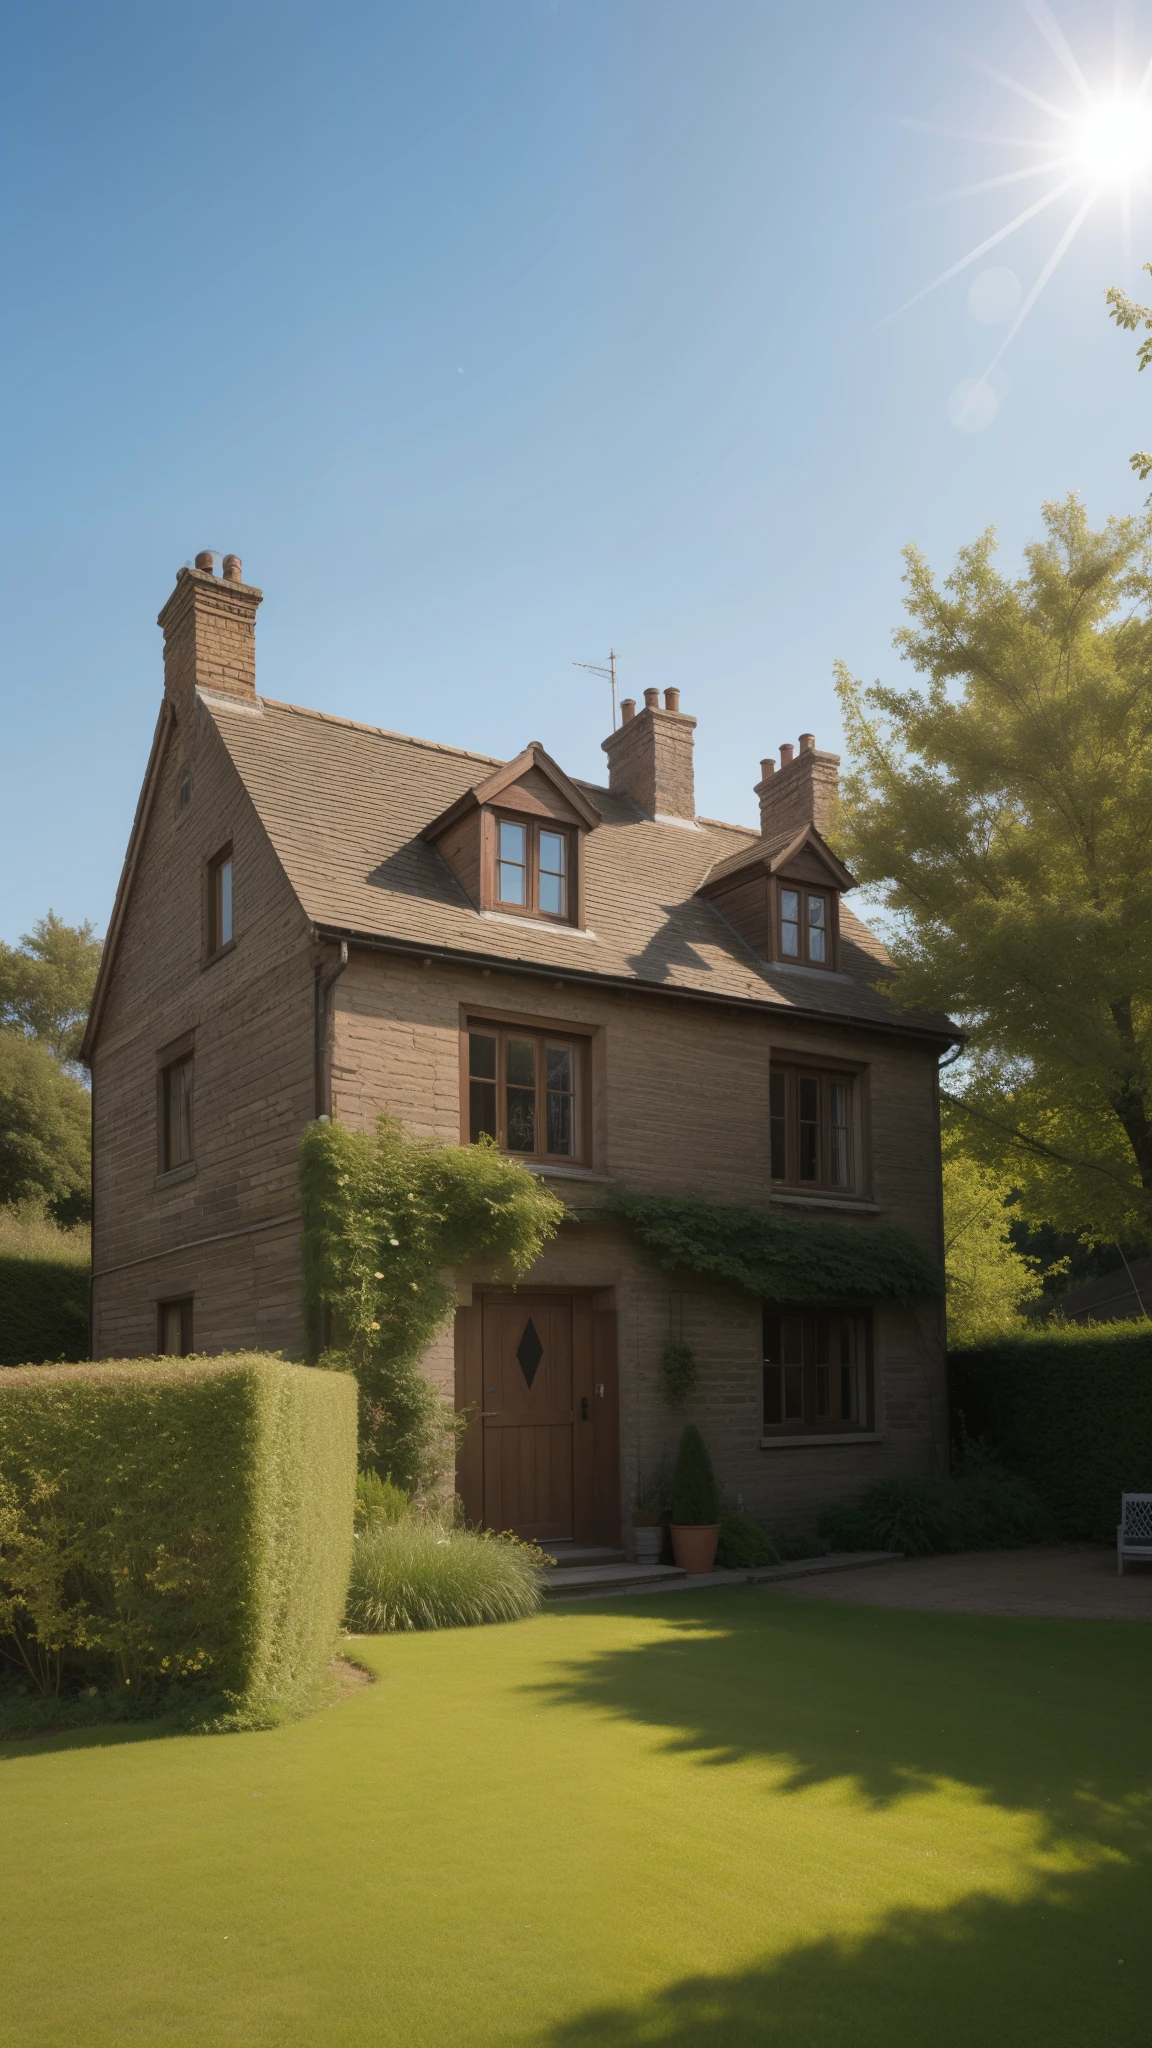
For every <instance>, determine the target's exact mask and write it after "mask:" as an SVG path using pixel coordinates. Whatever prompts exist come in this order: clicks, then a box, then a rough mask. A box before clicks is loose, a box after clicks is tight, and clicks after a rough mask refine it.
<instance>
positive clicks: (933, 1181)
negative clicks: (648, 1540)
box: [332, 953, 944, 1526]
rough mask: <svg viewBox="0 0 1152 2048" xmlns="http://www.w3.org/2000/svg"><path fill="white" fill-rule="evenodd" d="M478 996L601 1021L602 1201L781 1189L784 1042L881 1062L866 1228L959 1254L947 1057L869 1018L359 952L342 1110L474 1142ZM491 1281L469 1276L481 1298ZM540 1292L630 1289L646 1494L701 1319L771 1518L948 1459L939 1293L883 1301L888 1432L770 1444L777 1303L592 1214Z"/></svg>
mask: <svg viewBox="0 0 1152 2048" xmlns="http://www.w3.org/2000/svg"><path fill="white" fill-rule="evenodd" d="M462 1007H463V1008H464V1009H465V1011H468V1010H471V1012H472V1013H473V1014H483V1013H485V1012H487V1013H489V1014H491V1015H495V1016H499V1015H501V1014H509V1015H513V1016H514V1015H522V1016H527V1017H540V1018H544V1019H548V1020H551V1021H554V1022H555V1023H556V1024H557V1025H560V1024H567V1025H569V1026H584V1027H586V1028H590V1029H591V1031H592V1033H593V1034H594V1041H593V1043H594V1057H593V1071H594V1084H593V1086H594V1098H595V1099H594V1115H593V1128H594V1133H595V1137H594V1149H593V1158H592V1163H591V1168H590V1170H589V1171H588V1172H587V1173H584V1174H572V1173H569V1174H561V1173H552V1174H550V1175H549V1178H550V1181H551V1184H552V1185H553V1186H554V1187H556V1188H557V1189H558V1191H559V1192H561V1193H562V1194H563V1196H564V1198H565V1200H566V1201H568V1202H569V1203H570V1204H571V1205H572V1206H573V1207H574V1208H577V1209H581V1210H583V1211H584V1212H585V1214H586V1215H587V1212H588V1211H589V1210H590V1209H591V1208H593V1207H594V1205H595V1203H596V1201H597V1199H598V1197H599V1196H601V1195H602V1194H603V1193H604V1191H605V1190H606V1189H607V1187H608V1186H609V1185H611V1184H613V1183H618V1184H620V1185H622V1186H625V1187H627V1188H629V1189H632V1190H634V1191H637V1192H645V1191H650V1192H659V1193H667V1194H686V1195H687V1194H692V1195H703V1196H706V1197H708V1198H710V1199H712V1200H716V1201H731V1202H758V1203H763V1202H765V1201H767V1200H768V1199H769V1194H770V1190H769V1183H768V1173H767V1159H768V1121H767V1119H768V1065H769V1057H770V1054H771V1053H773V1052H775V1054H776V1055H777V1057H780V1056H787V1057H792V1058H795V1057H797V1056H800V1057H803V1058H806V1059H819V1058H820V1057H821V1056H824V1057H830V1058H835V1057H839V1058H841V1059H843V1058H845V1057H848V1058H852V1059H857V1060H860V1061H862V1062H865V1063H866V1067H867V1074H866V1087H867V1093H868V1095H869V1097H870V1104H871V1119H872V1126H873V1138H872V1178H871V1194H872V1196H873V1199H874V1201H875V1203H876V1204H877V1210H876V1212H874V1213H869V1214H865V1215H861V1214H859V1213H858V1214H856V1215H855V1216H852V1217H849V1220H852V1221H853V1222H854V1223H855V1226H856V1227H858V1228H861V1229H867V1228H868V1227H869V1224H870V1222H894V1223H900V1224H903V1225H904V1226H905V1227H906V1228H908V1229H909V1230H911V1231H912V1232H913V1233H914V1234H916V1235H917V1236H919V1237H920V1238H921V1239H922V1241H923V1242H924V1243H925V1244H926V1245H927V1246H928V1248H929V1249H930V1250H931V1251H932V1252H933V1254H934V1255H936V1256H939V1250H940V1236H939V1174H938V1165H937V1139H936V1094H935V1078H936V1069H935V1059H934V1056H933V1054H932V1053H931V1051H930V1050H928V1049H926V1048H923V1047H920V1046H917V1045H915V1044H913V1043H904V1042H901V1041H898V1040H894V1039H893V1038H891V1037H890V1036H887V1035H885V1034H881V1033H878V1032H873V1033H869V1032H866V1031H863V1030H861V1029H859V1028H857V1027H851V1026H849V1027H846V1026H843V1025H839V1026H837V1025H834V1024H820V1025H804V1024H801V1023H799V1022H794V1021H789V1020H787V1019H777V1018H772V1019H768V1018H765V1017H762V1016H754V1015H750V1014H744V1013H741V1012H736V1011H725V1010H721V1009H715V1010H714V1009H712V1008H710V1007H706V1006H705V1005H702V1004H700V1005H693V1004H691V1003H674V1002H670V1001H668V1000H666V999H661V998H659V997H656V996H649V995H646V994H643V993H641V992H635V993H631V992H629V993H620V994H615V993H608V992H604V991H597V990H589V989H581V988H576V987H572V986H570V985H569V986H565V987H560V988H557V987H555V986H553V985H552V984H550V983H547V982H542V981H541V980H538V979H536V978H535V977H531V978H530V977H526V976H518V975H516V974H507V975H505V974H499V975H498V974H490V975H485V974H483V973H482V972H481V971H480V970H471V969H467V968H450V967H447V966H441V965H439V964H435V963H433V964H431V965H429V966H428V967H422V966H420V965H419V964H418V963H416V962H413V961H411V960H407V959H398V958H395V957H390V956H386V955H370V954H364V953H359V954H356V953H354V954H353V957H352V962H351V965H350V967H349V969H348V972H347V973H346V974H345V975H344V976H343V977H342V979H341V981H340V982H339V984H338V987H337V990H336V1008H335V1016H334V1020H333V1073H332V1089H333V1107H334V1111H335V1113H336V1114H337V1115H338V1116H340V1117H341V1118H343V1119H344V1120H345V1121H346V1122H348V1123H349V1124H351V1125H352V1126H354V1127H360V1128H368V1127H369V1126H370V1124H371V1122H372V1120H373V1119H374V1117H375V1116H377V1115H378V1114H379V1113H380V1112H381V1111H382V1110H385V1111H387V1112H388V1113H390V1114H392V1115H394V1116H397V1117H399V1119H400V1120H401V1122H402V1123H403V1124H404V1126H405V1128H406V1129H407V1130H409V1131H410V1132H411V1133H412V1134H413V1135H420V1136H425V1137H436V1138H440V1139H442V1140H445V1141H447V1142H457V1141H458V1140H459V1138H460V1135H461V1127H460V1115H461V1108H460V1078H459V1073H460V1070H459V1034H460V1019H461V1010H462ZM819 1213H820V1214H821V1215H828V1214H832V1213H835V1212H833V1211H829V1210H824V1209H822V1210H821V1211H819ZM843 1213H844V1214H845V1216H848V1212H843ZM483 1278H484V1276H483V1275H482V1274H474V1273H465V1272H462V1273H460V1274H458V1276H457V1285H458V1288H459V1289H460V1291H461V1298H462V1299H467V1298H469V1297H470V1291H471V1289H472V1288H473V1287H474V1286H475V1285H478V1284H482V1282H483ZM532 1284H537V1285H547V1286H555V1287H571V1288H577V1287H579V1288H596V1289H604V1288H607V1289H611V1290H612V1291H613V1295H614V1299H615V1303H616V1309H617V1316H618V1326H619V1343H620V1401H621V1470H622V1474H623V1485H624V1498H625V1505H627V1502H628V1500H629V1498H630V1495H631V1490H632V1488H633V1486H634V1484H635V1478H636V1472H637V1466H638V1464H639V1465H641V1466H646V1465H648V1464H649V1463H651V1462H654V1461H655V1460H656V1459H657V1458H658V1457H659V1454H660V1452H661V1450H662V1449H667V1450H668V1451H669V1452H670V1451H671V1450H672V1449H673V1448H674V1446H675V1442H676V1440H677V1437H678V1434H679V1430H680V1428H681V1426H682V1420H683V1419H684V1418H682V1417H679V1416H676V1415H673V1414H672V1413H671V1412H670V1411H669V1410H668V1408H667V1406H666V1405H665V1403H664V1402H663V1400H662V1398H661V1395H660V1389H659V1373H660V1360H661V1354H662V1352H663V1348H664V1345H665V1344H666V1342H667V1341H668V1338H669V1335H676V1336H679V1335H680V1334H681V1330H682V1331H683V1335H684V1337H685V1339H686V1340H687V1341H688V1342H689V1343H690V1344H691V1345H692V1347H693V1349H694V1350H695V1352H696V1354H697V1358H698V1361H699V1365H700V1387H699V1392H698V1396H697V1398H696V1399H695V1401H694V1403H693V1405H692V1406H691V1407H690V1408H689V1409H688V1410H687V1411H686V1414H687V1415H688V1416H690V1417H691V1418H692V1419H693V1420H696V1421H698V1422H699V1424H700V1426H701V1428H702V1429H703V1431H704V1433H705V1436H706V1438H707V1440H708V1442H709V1444H710V1446H711V1448H712V1451H713V1456H714V1458H715V1460H716V1465H717V1470H718V1472H719V1474H720V1476H721V1477H722V1479H723V1480H724V1481H725V1483H726V1484H727V1485H728V1486H729V1487H730V1488H731V1490H732V1491H733V1492H734V1493H740V1494H742V1496H743V1498H744V1501H745V1505H746V1506H747V1507H748V1508H749V1510H750V1511H751V1512H753V1513H755V1514H758V1515H764V1516H767V1517H770V1518H771V1519H772V1520H774V1521H776V1522H778V1523H779V1524H780V1525H781V1526H787V1525H788V1524H790V1523H791V1524H797V1523H800V1522H803V1521H804V1520H805V1519H807V1518H810V1517H811V1516H812V1515H814V1514H815V1513H817V1512H819V1510H820V1508H822V1507H824V1506H826V1505H827V1504H828V1503H829V1502H830V1501H831V1500H833V1499H843V1498H848V1497H850V1496H851V1495H852V1494H854V1493H855V1492H857V1491H858V1490H859V1488H860V1487H861V1486H862V1485H864V1484H865V1483H867V1482H868V1481H869V1480H872V1479H875V1478H878V1477H881V1476H885V1475H887V1474H889V1473H893V1472H908V1471H929V1470H932V1469H933V1467H934V1465H935V1463H936V1461H937V1460H938V1459H940V1458H941V1457H942V1455H943V1443H944V1436H943V1428H944V1419H943V1418H944V1349H943V1334H942V1324H941V1317H940V1311H939V1309H938V1307H937V1306H936V1304H933V1303H926V1304H923V1305H921V1307H919V1308H918V1309H917V1310H916V1311H910V1310H904V1309H900V1308H898V1307H892V1306H883V1307H881V1308H879V1309H878V1310H877V1311H876V1314H875V1318H874V1333H875V1354H876V1392H877V1419H878V1423H879V1426H880V1440H879V1441H877V1442H874V1443H860V1444H850V1445H829V1446H825V1447H823V1448H821V1447H817V1446H803V1447H800V1448H786V1447H783V1446H780V1447H774V1448H771V1449H765V1448H762V1446H761V1441H760V1435H761V1432H760V1357H761V1327H760V1309H759V1304H758V1303H756V1302H755V1301H753V1300H751V1299H749V1298H748V1297H747V1296H744V1295H742V1294H739V1293H737V1292H735V1291H733V1290H727V1289H724V1288H720V1287H715V1286H711V1285H709V1284H707V1283H704V1282H700V1281H697V1280H691V1279H690V1280H687V1281H685V1280H682V1279H681V1278H680V1277H679V1276H676V1275H671V1274H667V1273H665V1272H663V1271H662V1270H661V1269H660V1268H659V1267H658V1266H657V1265H656V1264H655V1262H654V1261H653V1260H651V1259H650V1258H648V1257H647V1256H646V1255H644V1254H642V1253H641V1252H640V1250H639V1248H638V1247H637V1245H636V1243H635V1241H634V1239H633V1238H632V1235H631V1233H630V1232H629V1231H628V1230H627V1228H626V1227H624V1226H620V1225H616V1224H609V1223H606V1222H605V1223H596V1222H594V1221H591V1220H586V1221H583V1222H581V1223H579V1224H577V1225H573V1226H571V1227H570V1228H567V1229H565V1230H564V1231H562V1233H561V1236H560V1239H559V1240H558V1241H557V1242H556V1243H555V1244H554V1245H552V1246H551V1247H549V1249H548V1250H547V1252H546V1253H545V1255H544V1257H543V1259H542V1260H541V1261H540V1264H539V1266H538V1268H537V1269H536V1270H535V1271H534V1272H533V1274H532ZM425 1368H426V1370H427V1371H428V1372H429V1373H430V1375H431V1376H432V1377H433V1378H434V1379H435V1381H436V1382H437V1384H438V1385H439V1386H440V1387H441V1388H442V1390H443V1391H444V1393H445V1394H446V1395H450V1393H451V1388H452V1347H451V1340H450V1335H449V1334H446V1335H445V1336H444V1337H443V1338H442V1339H441V1340H439V1341H438V1342H437V1344H436V1345H435V1346H434V1347H433V1349H432V1351H431V1352H430V1353H429V1355H428V1357H427V1358H426V1360H425Z"/></svg>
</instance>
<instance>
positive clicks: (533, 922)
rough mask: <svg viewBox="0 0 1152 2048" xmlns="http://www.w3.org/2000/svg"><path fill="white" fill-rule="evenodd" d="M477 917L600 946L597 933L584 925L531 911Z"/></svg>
mask: <svg viewBox="0 0 1152 2048" xmlns="http://www.w3.org/2000/svg"><path fill="white" fill-rule="evenodd" d="M476 915H477V917H483V918H486V919H487V920H488V922H489V923H490V924H514V925H516V926H517V927H518V928H519V930H520V931H523V930H524V927H525V925H527V926H528V928H529V930H531V931H534V932H560V933H561V934H562V935H563V936H564V937H566V938H570V939H592V940H594V941H595V942H596V944H599V940H597V939H596V934H595V932H590V931H589V930H588V929H587V927H586V926H584V925H578V924H568V923H566V921H565V920H564V919H563V918H562V917H537V916H535V914H534V913H533V912H532V911H530V910H523V911H519V912H517V911H515V910H478V911H477V912H476Z"/></svg>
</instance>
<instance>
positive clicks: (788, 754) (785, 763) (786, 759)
mask: <svg viewBox="0 0 1152 2048" xmlns="http://www.w3.org/2000/svg"><path fill="white" fill-rule="evenodd" d="M795 752H796V749H795V747H792V746H789V744H788V742H787V741H785V743H784V745H783V746H782V747H781V749H780V766H781V767H782V768H790V767H791V766H792V756H793V754H794V753H795Z"/></svg>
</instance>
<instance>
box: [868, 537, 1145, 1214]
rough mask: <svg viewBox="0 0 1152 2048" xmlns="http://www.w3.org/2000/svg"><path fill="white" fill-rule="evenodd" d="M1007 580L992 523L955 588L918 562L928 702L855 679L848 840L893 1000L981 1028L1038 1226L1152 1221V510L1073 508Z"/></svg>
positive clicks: (996, 1099)
mask: <svg viewBox="0 0 1152 2048" xmlns="http://www.w3.org/2000/svg"><path fill="white" fill-rule="evenodd" d="M1044 524H1045V528H1046V535H1045V538H1044V539H1042V540H1040V541H1037V542H1034V543H1032V544H1031V545H1030V546H1029V547H1028V548H1027V550H1026V572H1025V574H1024V575H1023V576H1022V577H1021V578H1020V579H1019V580H1017V581H1015V582H1009V581H1007V580H1006V579H1005V578H1004V577H1003V576H1002V575H1000V573H999V572H998V570H997V568H996V563H995V537H994V534H993V533H992V532H991V531H989V532H987V533H985V534H984V535H983V536H982V537H981V538H980V539H979V540H977V541H976V542H975V543H974V544H973V545H972V546H970V547H968V548H965V549H963V550H962V551H961V553H960V555H959V558H958V560H957V564H956V567H955V569H954V571H953V573H952V574H951V576H950V577H949V578H948V579H947V581H946V582H945V584H944V585H943V587H942V588H940V587H938V586H937V584H936V582H935V581H934V579H933V576H932V573H931V571H930V569H929V567H928V565H927V563H926V562H925V560H924V558H923V556H922V555H921V554H920V553H919V552H918V551H917V550H916V549H915V548H910V549H908V550H907V551H906V555H905V560H906V563H907V570H906V575H905V582H906V584H907V589H908V595H907V598H906V601H905V602H906V609H907V611H908V613H909V616H910V619H911V623H910V624H909V625H907V626H905V627H903V628H902V629H901V630H900V631H899V632H898V633H897V634H896V636H895V642H896V645H897V647H898V648H899V650H900V652H901V654H902V655H903V656H904V658H905V659H907V660H908V661H910V662H911V664H912V666H913V667H914V668H915V669H917V670H918V671H919V672H920V673H921V675H923V676H925V677H926V678H927V682H926V686H925V687H924V688H915V687H913V688H907V689H904V690H899V689H895V688H891V687H885V686H882V685H881V684H876V685H875V686H874V687H872V688H870V689H864V688H862V686H861V685H860V684H859V683H858V682H856V681H854V680H853V678H852V677H851V676H849V675H848V673H847V672H846V671H845V670H843V669H841V671H840V678H839V689H840V695H841V701H842V705H843V710H844V717H845V723H846V728H847V734H848V744H849V749H850V754H851V758H852V769H851V772H850V774H849V775H848V776H847V778H846V781H845V791H844V803H843V808H842V816H841V821H840V844H841V850H842V851H843V853H844V855H845V857H846V858H847V859H848V860H849V861H851V863H852V865H853V866H854V868H855V871H856V873H857V875H858V877H859V879H860V880H861V881H862V882H864V883H867V884H870V885H871V886H872V888H873V889H875V890H876V891H878V892H879V894H880V895H881V897H882V899H883V901H884V903H885V904H886V906H887V909H888V912H889V913H890V919H891V923H892V927H893V933H892V945H891V951H892V955H893V961H894V967H895V978H894V982H893V985H892V990H891V993H892V994H893V996H894V997H895V999H896V1000H897V1001H898V1002H900V1003H904V1004H909V1005H917V1006H927V1007H930V1008H933V1009H945V1010H948V1011H950V1012H951V1013H952V1014H954V1015H955V1016H957V1017H958V1019H959V1020H960V1021H961V1022H962V1023H963V1025H964V1026H965V1029H966V1030H967V1032H968V1034H969V1039H968V1047H969V1056H968V1061H967V1065H966V1079H965V1080H964V1082H963V1083H962V1085H961V1087H960V1088H959V1089H958V1090H957V1091H956V1095H955V1098H954V1099H955V1100H956V1101H957V1103H958V1105H959V1106H960V1107H961V1108H962V1109H963V1111H964V1113H965V1133H966V1137H965V1142H966V1144H967V1146H968V1147H969V1149H970V1150H972V1151H973V1152H974V1154H975V1155H976V1156H979V1157H982V1158H983V1159H984V1160H985V1161H986V1162H987V1163H988V1164H990V1165H999V1166H1001V1167H1002V1168H1004V1169H1005V1170H1007V1171H1009V1172H1010V1174H1011V1177H1012V1180H1013V1183H1014V1185H1015V1186H1016V1187H1017V1189H1018V1191H1019V1199H1020V1206H1021V1210H1022V1213H1023V1214H1024V1215H1026V1216H1028V1217H1030V1218H1034V1219H1037V1220H1045V1221H1048V1222H1051V1223H1053V1224H1055V1225H1057V1226H1059V1227H1060V1228H1063V1229H1068V1230H1073V1231H1079V1232H1083V1234H1084V1235H1085V1236H1087V1237H1088V1238H1089V1239H1090V1240H1092V1241H1095V1242H1100V1241H1104V1240H1115V1239H1120V1238H1122V1237H1123V1238H1140V1237H1144V1236H1147V1235H1148V1233H1149V1230H1150V1228H1152V623H1150V621H1149V602H1150V599H1152V520H1150V519H1149V518H1148V517H1144V518H1140V519H1113V520H1110V521H1109V522H1108V524H1107V526H1106V527H1104V528H1103V530H1102V531H1100V532H1093V531H1092V530H1091V529H1090V528H1089V525H1088V521H1087V517H1086V515H1085V512H1084V510H1083V507H1082V506H1081V505H1080V503H1079V501H1078V500H1077V499H1076V498H1075V497H1071V498H1069V499H1067V500H1066V501H1065V502H1064V503H1062V504H1059V505H1048V506H1046V507H1045V508H1044Z"/></svg>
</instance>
